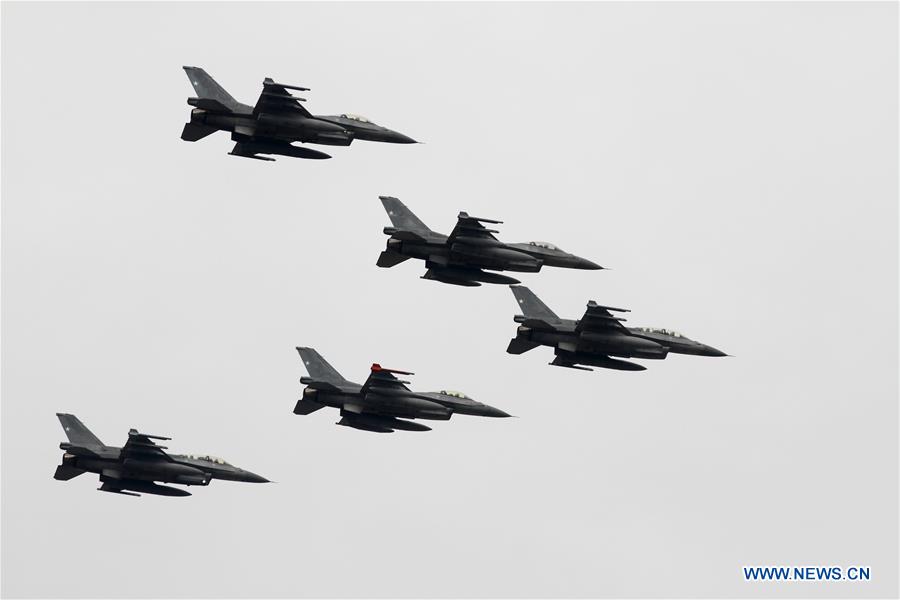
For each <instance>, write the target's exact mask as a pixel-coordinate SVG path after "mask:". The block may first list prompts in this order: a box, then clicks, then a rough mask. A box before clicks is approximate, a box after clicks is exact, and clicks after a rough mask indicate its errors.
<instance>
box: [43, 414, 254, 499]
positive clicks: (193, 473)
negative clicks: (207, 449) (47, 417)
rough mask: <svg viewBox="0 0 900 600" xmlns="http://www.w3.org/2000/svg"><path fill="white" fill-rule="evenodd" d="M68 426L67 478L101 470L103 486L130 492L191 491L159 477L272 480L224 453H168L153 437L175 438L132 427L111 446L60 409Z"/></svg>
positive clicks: (61, 469) (62, 469) (61, 476)
mask: <svg viewBox="0 0 900 600" xmlns="http://www.w3.org/2000/svg"><path fill="white" fill-rule="evenodd" d="M56 416H57V417H59V422H60V423H61V424H62V426H63V429H64V430H65V432H66V437H68V438H69V441H68V442H63V443H61V444H60V445H59V447H60V449H62V450H65V454H63V458H62V464H61V465H59V466H58V467H56V474H55V475H54V476H53V478H54V479H58V480H60V481H68V480H69V479H72V478H74V477H78V476H79V475H81V474H82V473H86V472H90V473H99V475H100V482H101V484H102V485H101V486H100V487H99V488H97V489H98V490H99V491H101V492H112V493H115V494H124V495H126V496H140V494H138V493H135V492H141V493H143V494H156V495H159V496H190V495H191V493H190V492H188V491H186V490H182V489H179V488H174V487H169V486H166V485H159V484H157V483H154V482H156V481H162V482H164V483H178V484H182V485H189V486H190V485H209V482H210V481H212V480H213V479H229V480H231V481H247V482H250V483H267V482H268V481H269V480H268V479H266V478H265V477H260V476H259V475H257V474H255V473H251V472H250V471H245V470H243V469H239V468H237V467H235V466H233V465H230V464H228V463H227V462H225V461H224V460H222V459H221V458H216V457H214V456H209V455H205V454H204V455H197V454H187V455H182V454H167V453H166V452H165V451H164V450H165V449H166V447H165V446H158V445H157V444H156V443H154V441H153V440H168V439H171V438H167V437H160V436H158V435H147V434H146V433H140V432H139V431H138V430H137V429H131V430H129V432H128V441H127V442H125V445H124V446H122V447H121V448H117V447H115V446H107V445H105V444H104V443H103V442H101V441H100V440H99V439H97V436H95V435H94V434H93V433H91V431H90V430H89V429H88V428H87V427H85V426H84V423H82V422H81V421H80V420H79V419H78V417H76V416H75V415H69V414H64V413H56ZM129 490H130V491H129Z"/></svg>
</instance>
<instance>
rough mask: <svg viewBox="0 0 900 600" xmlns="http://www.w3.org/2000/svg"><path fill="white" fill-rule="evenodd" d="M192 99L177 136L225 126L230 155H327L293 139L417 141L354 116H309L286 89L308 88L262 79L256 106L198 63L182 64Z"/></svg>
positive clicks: (195, 136) (191, 137) (199, 135)
mask: <svg viewBox="0 0 900 600" xmlns="http://www.w3.org/2000/svg"><path fill="white" fill-rule="evenodd" d="M184 70H185V72H186V73H187V76H188V79H190V81H191V85H193V86H194V91H195V92H196V93H197V97H196V98H188V101H187V102H188V104H190V105H191V106H193V107H195V108H194V109H193V110H192V111H191V121H190V122H189V123H186V124H185V126H184V130H183V131H182V132H181V139H183V140H185V141H188V142H196V141H197V140H200V139H203V138H205V137H206V136H208V135H210V134H212V133H215V132H217V131H230V132H231V139H232V140H233V141H234V142H235V145H234V148H233V149H232V150H231V152H230V153H229V154H232V155H233V156H243V157H246V158H256V159H259V160H275V159H274V158H270V157H267V156H260V155H264V154H278V155H282V156H293V157H296V158H313V159H322V158H331V156H330V155H328V154H325V153H324V152H320V151H318V150H313V149H312V148H304V147H301V146H294V145H293V142H301V143H309V144H324V145H328V146H349V145H350V144H351V143H352V142H353V140H369V141H372V142H388V143H393V144H415V143H416V140H414V139H412V138H411V137H408V136H406V135H403V134H402V133H399V132H397V131H393V130H391V129H388V128H387V127H382V126H381V125H376V124H375V123H373V122H372V121H370V120H368V119H366V118H365V117H361V116H359V115H354V114H351V113H343V114H340V115H313V114H312V113H310V112H309V111H308V110H306V108H304V107H303V105H302V104H300V103H301V102H305V101H306V99H305V98H299V97H297V96H294V95H292V94H291V93H290V91H289V90H297V91H303V92H305V91H309V88H305V87H299V86H295V85H286V84H283V83H275V82H274V81H273V80H272V79H270V78H268V77H267V78H266V79H265V80H264V81H263V90H262V93H261V94H260V96H259V99H258V100H257V101H256V105H255V106H248V105H247V104H241V103H240V102H238V101H237V100H235V99H234V98H233V97H232V96H231V94H229V93H228V92H226V91H225V89H224V88H223V87H222V86H220V85H219V84H218V83H216V81H215V80H214V79H213V78H212V77H210V76H209V74H208V73H207V72H206V71H204V70H203V69H201V68H199V67H184Z"/></svg>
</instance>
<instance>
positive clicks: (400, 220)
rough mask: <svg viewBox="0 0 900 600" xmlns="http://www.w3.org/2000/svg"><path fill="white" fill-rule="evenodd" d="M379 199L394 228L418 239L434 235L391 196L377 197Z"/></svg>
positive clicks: (411, 212)
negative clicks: (413, 234)
mask: <svg viewBox="0 0 900 600" xmlns="http://www.w3.org/2000/svg"><path fill="white" fill-rule="evenodd" d="M379 198H380V199H381V203H382V204H383V205H384V210H385V211H387V214H388V217H389V218H390V220H391V223H393V224H394V227H395V228H397V229H399V230H401V231H410V232H413V233H415V234H417V235H418V236H420V237H428V234H432V233H434V232H433V231H432V230H431V229H429V228H428V226H427V225H425V223H423V222H422V221H421V220H420V219H419V217H417V216H416V215H415V214H413V211H411V210H409V209H408V208H407V207H406V205H405V204H403V203H402V202H400V200H398V199H397V198H394V197H393V196H379Z"/></svg>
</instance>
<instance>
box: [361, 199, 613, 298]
mask: <svg viewBox="0 0 900 600" xmlns="http://www.w3.org/2000/svg"><path fill="white" fill-rule="evenodd" d="M380 198H381V203H382V204H384V209H385V210H386V211H387V214H388V217H390V219H391V223H393V225H394V226H393V227H385V228H384V232H385V233H386V234H387V235H389V236H391V237H390V239H389V240H388V241H387V248H386V249H385V251H384V252H382V253H381V256H379V257H378V262H377V263H376V264H377V265H378V266H379V267H393V266H394V265H396V264H400V263H402V262H403V261H405V260H408V259H410V258H418V259H420V260H424V261H425V267H426V268H427V269H428V270H427V271H426V272H425V274H424V275H423V276H422V279H434V280H436V281H442V282H444V283H451V284H453V285H465V286H477V285H481V283H503V284H511V283H519V280H518V279H513V278H512V277H508V276H506V275H501V274H499V273H491V272H486V271H484V270H483V269H489V270H491V271H521V272H526V273H536V272H538V271H540V270H541V267H542V266H544V265H547V266H550V267H564V268H568V269H602V268H603V267H601V266H600V265H598V264H596V263H593V262H591V261H589V260H587V259H586V258H581V257H579V256H575V255H574V254H569V253H568V252H564V251H562V250H560V249H559V248H557V247H556V246H554V245H553V244H548V243H546V242H528V243H526V244H506V243H504V242H501V241H500V240H498V239H497V238H495V237H494V236H493V234H495V233H498V232H497V231H496V230H494V229H488V228H487V227H485V226H484V223H488V224H495V223H502V221H493V220H491V219H480V218H478V217H470V216H469V215H468V214H466V213H464V212H461V213H459V215H458V216H457V221H456V227H454V229H453V231H452V232H450V235H449V236H447V235H444V234H442V233H437V232H434V231H432V230H430V229H429V228H428V227H427V226H426V225H425V223H423V222H422V221H420V220H419V218H418V217H417V216H416V215H414V214H413V212H412V211H411V210H409V209H408V208H407V207H406V205H405V204H403V203H402V202H400V200H398V199H397V198H393V197H391V196H380Z"/></svg>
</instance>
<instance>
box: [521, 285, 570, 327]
mask: <svg viewBox="0 0 900 600" xmlns="http://www.w3.org/2000/svg"><path fill="white" fill-rule="evenodd" d="M509 289H511V290H512V293H513V295H514V296H515V297H516V301H517V302H518V303H519V306H520V307H521V308H522V314H523V315H525V318H526V319H538V320H542V321H558V320H559V317H558V316H556V313H555V312H553V311H552V310H550V307H548V306H547V305H546V304H544V303H543V302H541V299H540V298H538V297H537V296H536V295H535V294H534V292H532V291H531V290H530V289H528V288H527V287H525V286H524V285H511V286H509Z"/></svg>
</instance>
